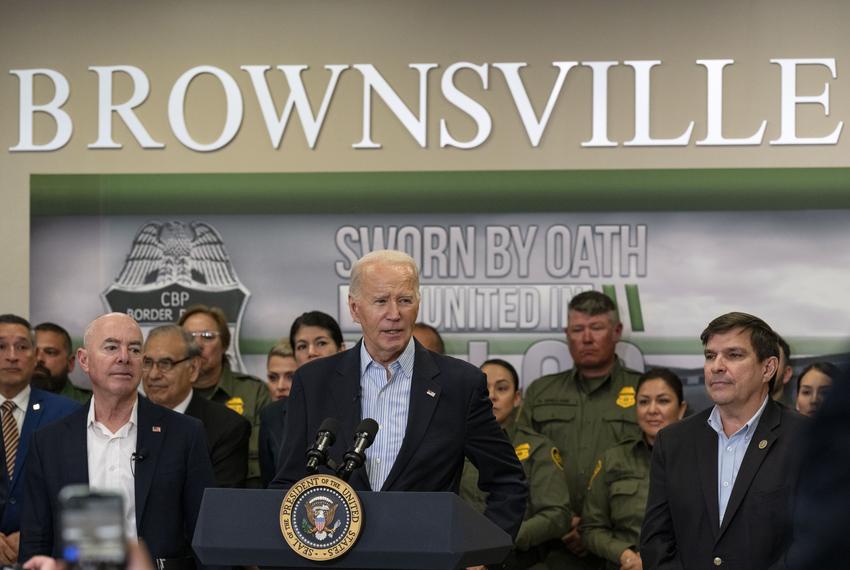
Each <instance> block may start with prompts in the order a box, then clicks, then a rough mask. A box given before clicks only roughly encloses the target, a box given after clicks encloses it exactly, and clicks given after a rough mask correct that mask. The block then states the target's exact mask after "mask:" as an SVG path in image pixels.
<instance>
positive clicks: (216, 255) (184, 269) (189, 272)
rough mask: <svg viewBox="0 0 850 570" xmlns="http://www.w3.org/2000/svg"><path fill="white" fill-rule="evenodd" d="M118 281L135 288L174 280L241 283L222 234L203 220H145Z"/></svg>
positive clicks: (218, 285) (194, 284)
mask: <svg viewBox="0 0 850 570" xmlns="http://www.w3.org/2000/svg"><path fill="white" fill-rule="evenodd" d="M115 281H116V283H118V284H119V285H121V286H122V287H127V288H133V289H140V288H148V287H150V288H156V287H162V286H164V285H170V284H172V283H178V284H180V285H185V286H187V287H191V288H193V289H204V288H213V289H223V288H228V287H238V286H239V285H240V283H239V279H238V278H237V277H236V272H235V271H234V270H233V265H232V264H231V263H230V256H229V255H228V254H227V251H226V250H225V248H224V242H223V241H222V239H221V236H220V235H219V233H218V232H217V231H216V230H215V229H214V228H213V227H212V226H210V225H209V224H207V223H205V222H200V221H194V222H190V223H188V224H187V223H186V222H181V221H171V222H157V221H152V222H148V223H147V224H145V225H144V226H143V227H142V228H141V229H140V230H139V232H138V233H137V234H136V237H135V239H133V245H132V246H131V249H130V254H129V255H128V256H127V259H126V260H125V262H124V268H123V269H122V270H121V273H120V274H119V275H118V278H117V279H116V280H115Z"/></svg>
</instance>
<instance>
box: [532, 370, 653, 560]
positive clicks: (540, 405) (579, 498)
mask: <svg viewBox="0 0 850 570" xmlns="http://www.w3.org/2000/svg"><path fill="white" fill-rule="evenodd" d="M639 377H640V374H639V373H638V372H636V371H634V370H631V369H629V368H626V367H625V366H624V365H623V364H622V363H621V362H620V360H619V359H616V360H615V362H614V367H613V368H612V369H611V372H610V373H609V374H608V375H607V376H604V377H601V378H591V379H580V378H579V373H578V370H577V369H575V368H573V369H571V370H568V371H566V372H559V373H558V374H549V375H547V376H543V377H542V378H538V379H537V380H535V381H534V382H532V383H531V384H530V385H529V386H528V387H527V388H526V392H525V398H524V401H523V404H522V407H521V408H520V413H519V417H518V419H517V421H518V423H519V424H520V425H524V426H528V427H530V428H531V429H533V430H534V431H537V432H538V433H541V434H543V435H545V436H546V437H548V438H549V439H551V440H552V441H553V442H554V443H555V445H556V446H558V449H560V450H561V453H562V454H563V455H564V457H565V458H566V462H565V463H566V464H565V469H564V472H565V474H566V477H567V486H568V487H569V491H570V501H571V506H572V510H573V512H575V513H576V514H578V515H579V516H581V509H582V505H583V504H584V498H585V495H586V493H587V485H588V483H589V482H590V479H591V477H592V476H593V470H594V467H595V465H596V463H597V460H598V459H599V457H600V456H601V455H602V453H603V452H604V451H605V450H606V449H608V448H610V447H614V446H615V445H617V444H619V443H621V442H624V441H627V440H630V439H636V438H639V437H640V436H641V431H640V428H639V427H638V425H637V418H636V417H635V394H636V392H635V390H636V386H637V381H638V378H639ZM558 554H563V555H564V557H565V558H564V560H562V561H561V564H563V566H562V568H577V569H580V568H599V567H600V566H601V561H600V560H599V559H598V558H597V557H596V556H593V555H591V554H589V555H587V556H585V557H584V558H578V557H576V556H574V555H573V554H572V553H571V552H569V551H568V550H567V549H566V548H564V549H563V551H562V552H560V553H558Z"/></svg>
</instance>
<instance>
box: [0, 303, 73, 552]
mask: <svg viewBox="0 0 850 570" xmlns="http://www.w3.org/2000/svg"><path fill="white" fill-rule="evenodd" d="M35 365H36V350H35V342H34V339H33V332H32V328H31V327H30V323H29V322H28V321H27V320H26V319H24V318H22V317H19V316H17V315H9V314H7V315H0V423H2V429H3V458H4V461H2V472H3V473H2V481H1V482H0V489H2V490H0V509H2V515H1V516H0V563H2V564H4V565H7V564H14V563H15V562H16V561H17V559H18V545H19V539H20V513H21V502H22V500H23V479H24V478H25V476H24V462H25V460H26V457H27V452H28V450H29V441H30V437H31V436H32V433H33V432H34V431H35V430H36V429H37V428H40V427H42V426H45V425H47V424H49V423H51V422H53V421H55V420H58V419H59V418H61V417H63V416H66V415H67V414H69V413H71V412H73V411H74V410H76V409H77V408H79V407H80V406H79V404H77V403H76V402H74V401H72V400H69V399H68V398H63V397H61V396H55V395H53V394H50V393H49V392H45V391H43V390H39V389H38V388H33V387H31V386H30V381H31V380H32V373H33V370H34V369H35Z"/></svg>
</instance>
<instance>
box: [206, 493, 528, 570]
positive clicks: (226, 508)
mask: <svg viewBox="0 0 850 570" xmlns="http://www.w3.org/2000/svg"><path fill="white" fill-rule="evenodd" d="M284 495H285V491H283V490H276V489H212V488H211V489H207V490H206V492H205V493H204V499H203V502H202V503H201V512H200V515H199V516H198V523H197V525H196V527H195V536H194V539H193V540H192V546H193V548H194V549H195V554H197V556H198V558H199V559H200V561H201V563H203V564H204V565H208V566H249V565H253V566H264V567H281V568H316V567H323V568H361V569H367V568H387V569H396V570H408V569H411V570H413V569H417V570H448V569H452V568H466V567H467V566H474V565H476V564H492V565H497V564H498V563H500V562H501V561H502V560H504V558H505V557H506V556H507V555H508V553H509V552H510V550H511V547H512V542H511V538H510V536H508V534H507V533H505V532H504V531H503V530H502V529H500V528H499V527H497V526H496V525H495V524H493V523H492V522H491V521H490V520H488V519H487V518H485V517H484V516H482V515H481V514H479V513H478V512H476V511H475V510H474V509H473V508H472V507H470V506H469V505H467V504H466V503H464V502H463V501H461V500H460V498H459V497H458V496H457V495H455V494H454V493H413V492H410V493H407V492H405V493H401V492H385V493H375V492H361V493H358V496H359V497H360V501H361V504H362V506H363V526H362V528H361V531H360V538H359V539H358V541H357V543H356V544H355V545H354V547H353V548H352V549H351V550H350V551H349V552H347V553H346V554H345V555H344V556H342V557H340V558H337V559H334V560H330V561H324V562H313V561H311V560H307V559H305V558H302V557H301V556H299V555H297V554H296V553H295V552H293V551H292V550H291V549H290V547H289V545H287V544H286V542H285V541H284V539H283V535H282V534H281V531H280V505H281V502H282V501H283V497H284Z"/></svg>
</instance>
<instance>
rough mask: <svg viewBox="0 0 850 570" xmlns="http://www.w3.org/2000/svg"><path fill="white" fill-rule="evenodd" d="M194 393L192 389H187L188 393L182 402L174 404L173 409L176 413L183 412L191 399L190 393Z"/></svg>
mask: <svg viewBox="0 0 850 570" xmlns="http://www.w3.org/2000/svg"><path fill="white" fill-rule="evenodd" d="M194 393H195V391H194V390H189V395H188V396H186V399H185V400H183V401H182V402H180V403H179V404H177V405H176V406H174V411H175V412H177V413H178V414H185V413H186V408H188V407H189V402H191V401H192V394H194Z"/></svg>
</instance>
